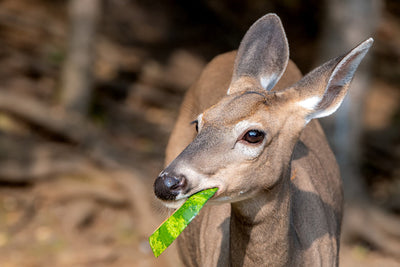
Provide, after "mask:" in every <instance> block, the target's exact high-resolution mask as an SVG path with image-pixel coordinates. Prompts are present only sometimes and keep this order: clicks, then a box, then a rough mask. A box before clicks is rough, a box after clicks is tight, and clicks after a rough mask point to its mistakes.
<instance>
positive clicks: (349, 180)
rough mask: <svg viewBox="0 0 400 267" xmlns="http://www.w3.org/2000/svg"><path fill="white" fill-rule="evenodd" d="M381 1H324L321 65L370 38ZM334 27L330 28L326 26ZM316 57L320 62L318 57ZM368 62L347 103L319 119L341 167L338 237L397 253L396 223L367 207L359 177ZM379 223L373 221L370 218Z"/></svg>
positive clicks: (399, 243)
mask: <svg viewBox="0 0 400 267" xmlns="http://www.w3.org/2000/svg"><path fill="white" fill-rule="evenodd" d="M382 4H383V3H382V1H381V0H328V1H327V2H326V12H325V13H326V14H325V21H324V27H323V33H322V38H321V49H320V51H321V55H322V56H323V57H324V60H326V59H327V58H333V57H336V56H338V55H340V53H343V51H347V50H349V48H350V47H354V46H355V45H356V44H358V43H360V42H361V41H363V40H365V39H366V38H368V37H370V36H373V34H374V33H375V30H376V28H377V25H378V23H379V20H380V16H381V8H382ZM332 25H334V26H332ZM322 56H320V58H322ZM371 63H372V62H371V58H369V60H368V58H367V60H365V61H364V62H363V63H362V64H361V65H360V68H359V70H358V71H357V74H356V75H355V77H354V80H353V81H352V84H351V89H350V90H349V94H348V96H347V99H346V100H345V101H344V103H343V104H342V106H341V108H340V109H339V110H338V111H337V112H336V113H335V115H334V116H331V117H329V118H326V119H324V120H322V123H323V126H324V128H325V132H326V133H327V136H328V139H329V140H330V142H331V144H332V146H333V150H334V151H335V154H336V156H337V160H338V163H339V165H340V168H341V172H342V177H343V182H344V194H345V199H346V203H347V205H346V209H345V215H344V222H343V238H344V241H349V240H352V239H354V238H356V239H361V240H364V241H366V242H368V243H369V244H372V245H373V246H374V247H378V248H380V249H382V250H384V251H385V252H388V253H391V254H394V255H396V254H397V255H398V253H400V241H399V240H398V239H396V238H395V237H396V236H400V222H399V221H398V220H396V219H395V218H392V216H391V215H390V214H388V213H386V212H384V211H383V210H380V209H379V208H377V207H376V206H374V205H372V203H371V201H370V199H369V196H368V192H367V186H366V182H365V179H363V177H362V176H361V153H362V146H361V139H362V132H363V111H364V105H363V104H364V103H365V97H366V94H367V93H368V88H369V84H370V77H371ZM373 218H379V219H373Z"/></svg>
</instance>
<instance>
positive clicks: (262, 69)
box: [228, 14, 289, 94]
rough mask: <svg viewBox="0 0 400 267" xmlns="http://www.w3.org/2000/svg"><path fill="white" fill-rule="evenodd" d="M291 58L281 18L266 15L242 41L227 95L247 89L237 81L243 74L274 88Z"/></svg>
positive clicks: (247, 78) (267, 88)
mask: <svg viewBox="0 0 400 267" xmlns="http://www.w3.org/2000/svg"><path fill="white" fill-rule="evenodd" d="M288 61H289V46H288V42H287V39H286V34H285V31H284V29H283V26H282V23H281V20H280V19H279V17H278V16H277V15H275V14H267V15H265V16H263V17H262V18H260V19H259V20H257V21H256V22H255V23H254V24H253V25H252V26H251V27H250V29H249V30H248V31H247V33H246V35H245V36H244V37H243V40H242V42H241V43H240V46H239V50H238V53H237V56H236V60H235V65H234V69H233V76H232V82H231V86H230V87H229V90H228V94H232V93H234V92H238V91H241V90H243V89H245V88H244V87H246V86H238V84H237V82H238V81H239V80H240V78H243V77H245V78H246V80H247V81H249V78H250V79H251V80H252V83H253V84H256V85H258V86H260V85H261V86H262V87H263V88H264V89H266V90H267V91H269V90H271V89H272V87H274V85H275V84H276V83H277V82H278V81H279V79H280V78H281V76H282V74H283V72H284V71H285V69H286V66H287V64H288Z"/></svg>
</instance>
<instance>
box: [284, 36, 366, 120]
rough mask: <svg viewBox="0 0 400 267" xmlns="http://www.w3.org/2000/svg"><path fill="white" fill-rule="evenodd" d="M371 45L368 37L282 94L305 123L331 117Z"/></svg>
mask: <svg viewBox="0 0 400 267" xmlns="http://www.w3.org/2000/svg"><path fill="white" fill-rule="evenodd" d="M372 43H373V39H372V38H369V39H368V40H366V41H364V42H362V43H361V44H359V45H358V46H356V47H355V48H354V49H352V50H351V51H350V52H349V53H347V54H345V55H343V56H340V57H337V58H335V59H332V60H330V61H328V62H326V63H325V64H323V65H322V66H320V67H318V68H316V69H314V70H313V71H311V72H310V73H309V74H307V75H306V76H304V77H303V78H302V79H301V80H300V81H299V82H297V83H296V84H295V85H294V86H293V87H291V88H290V89H288V90H285V91H283V92H282V94H284V95H285V96H286V97H289V98H291V99H293V100H294V102H295V105H296V106H297V107H299V108H300V109H302V110H303V111H305V114H306V117H305V120H306V122H309V121H310V120H311V119H314V118H321V117H326V116H329V115H331V114H332V113H333V112H335V111H336V110H337V109H338V107H339V106H340V104H341V103H342V102H343V99H344V97H345V96H346V93H347V89H348V87H349V84H350V82H351V80H352V79H353V76H354V73H355V71H356V69H357V67H358V65H359V64H360V62H361V60H362V59H363V58H364V56H365V54H366V53H367V52H368V50H369V48H370V47H371V45H372Z"/></svg>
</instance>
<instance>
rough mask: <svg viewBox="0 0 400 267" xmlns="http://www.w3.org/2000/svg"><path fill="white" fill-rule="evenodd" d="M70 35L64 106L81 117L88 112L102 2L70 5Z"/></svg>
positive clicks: (63, 84)
mask: <svg viewBox="0 0 400 267" xmlns="http://www.w3.org/2000/svg"><path fill="white" fill-rule="evenodd" d="M68 9H69V18H70V34H69V47H68V52H67V58H66V60H65V63H64V66H63V72H62V77H61V104H62V106H63V107H64V108H65V109H66V110H67V111H73V112H75V113H78V114H80V115H86V113H87V112H88V108H89V104H90V100H91V94H92V84H93V73H92V70H93V62H94V57H95V53H94V44H95V39H96V38H95V37H96V28H97V24H98V21H99V16H100V10H101V2H100V0H70V1H69V2H68Z"/></svg>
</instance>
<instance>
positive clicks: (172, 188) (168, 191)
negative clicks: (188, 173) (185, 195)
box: [154, 173, 187, 200]
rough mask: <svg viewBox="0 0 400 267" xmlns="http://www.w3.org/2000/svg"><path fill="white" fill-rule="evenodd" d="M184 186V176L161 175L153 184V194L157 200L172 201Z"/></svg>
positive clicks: (185, 183)
mask: <svg viewBox="0 0 400 267" xmlns="http://www.w3.org/2000/svg"><path fill="white" fill-rule="evenodd" d="M186 185H187V182H186V178H185V177H184V176H182V175H180V176H175V175H169V174H167V173H163V174H161V175H160V176H158V178H157V179H156V181H155V182H154V193H155V194H156V196H157V197H158V198H159V199H162V200H174V199H175V198H176V196H177V195H178V194H179V193H180V192H181V191H182V190H183V189H184V188H185V187H186Z"/></svg>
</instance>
